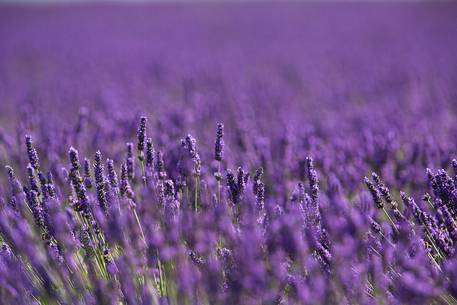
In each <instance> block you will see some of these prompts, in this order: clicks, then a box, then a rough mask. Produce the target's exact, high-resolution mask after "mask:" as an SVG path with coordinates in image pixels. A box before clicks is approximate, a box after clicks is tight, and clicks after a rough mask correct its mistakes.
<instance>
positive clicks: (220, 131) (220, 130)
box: [214, 123, 224, 161]
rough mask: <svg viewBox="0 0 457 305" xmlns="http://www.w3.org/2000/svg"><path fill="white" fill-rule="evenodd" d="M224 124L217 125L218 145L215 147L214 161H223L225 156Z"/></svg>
mask: <svg viewBox="0 0 457 305" xmlns="http://www.w3.org/2000/svg"><path fill="white" fill-rule="evenodd" d="M223 137H224V124H222V123H217V131H216V143H215V145H214V159H215V160H216V161H222V157H223V155H224V139H223Z"/></svg>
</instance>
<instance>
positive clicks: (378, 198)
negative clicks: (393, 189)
mask: <svg viewBox="0 0 457 305" xmlns="http://www.w3.org/2000/svg"><path fill="white" fill-rule="evenodd" d="M364 181H365V184H366V186H367V188H368V190H369V191H370V193H371V197H372V198H373V201H374V203H375V204H376V207H377V208H378V209H382V208H383V207H384V204H383V202H382V199H381V195H380V194H379V192H378V190H377V189H376V187H375V186H374V184H373V182H371V181H370V179H368V178H367V177H365V178H364Z"/></svg>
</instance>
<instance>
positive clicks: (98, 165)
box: [94, 151, 108, 212]
mask: <svg viewBox="0 0 457 305" xmlns="http://www.w3.org/2000/svg"><path fill="white" fill-rule="evenodd" d="M94 176H95V187H96V189H97V198H98V203H99V205H100V207H101V208H102V210H103V211H105V212H106V211H107V210H108V208H107V201H106V193H105V176H104V174H103V164H102V153H101V152H100V151H97V152H96V153H95V163H94Z"/></svg>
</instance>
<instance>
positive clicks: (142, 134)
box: [137, 116, 147, 161]
mask: <svg viewBox="0 0 457 305" xmlns="http://www.w3.org/2000/svg"><path fill="white" fill-rule="evenodd" d="M146 122H147V118H146V117H145V116H142V117H141V118H140V125H139V126H138V130H137V137H138V144H137V149H138V157H139V158H140V161H143V158H144V142H145V139H146Z"/></svg>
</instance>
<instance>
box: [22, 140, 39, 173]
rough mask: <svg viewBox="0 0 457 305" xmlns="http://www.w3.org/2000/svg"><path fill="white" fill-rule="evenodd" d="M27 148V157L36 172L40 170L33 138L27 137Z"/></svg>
mask: <svg viewBox="0 0 457 305" xmlns="http://www.w3.org/2000/svg"><path fill="white" fill-rule="evenodd" d="M25 146H26V148H27V156H28V158H29V162H30V164H31V165H32V167H33V168H34V169H36V170H38V168H39V163H38V162H39V160H38V153H37V151H36V149H35V147H34V146H33V142H32V137H31V136H30V135H26V136H25Z"/></svg>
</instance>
